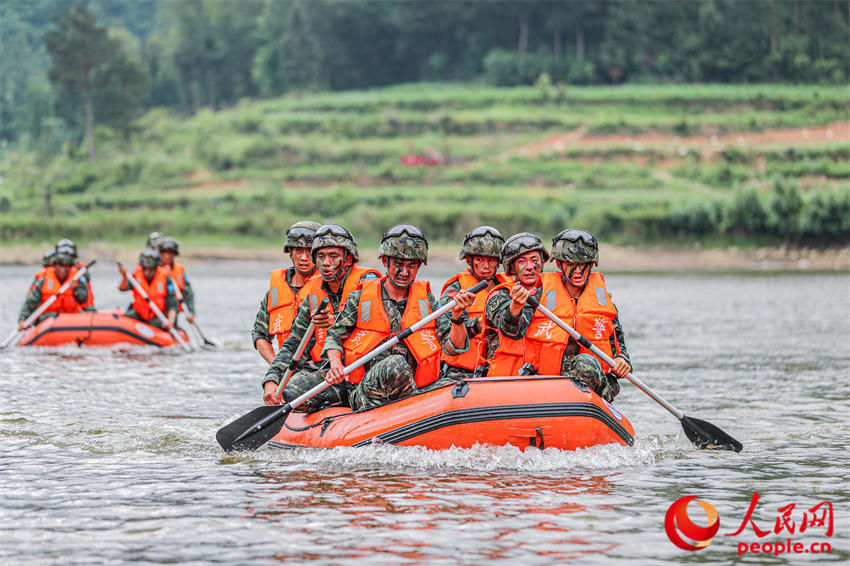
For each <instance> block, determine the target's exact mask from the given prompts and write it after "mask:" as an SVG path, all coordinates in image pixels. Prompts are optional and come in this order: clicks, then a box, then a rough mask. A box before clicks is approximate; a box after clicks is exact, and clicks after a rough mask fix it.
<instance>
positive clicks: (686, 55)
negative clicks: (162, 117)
mask: <svg viewBox="0 0 850 566" xmlns="http://www.w3.org/2000/svg"><path fill="white" fill-rule="evenodd" d="M77 2H78V3H79V4H78V5H77V6H74V8H71V6H72V0H39V1H38V2H32V1H31V0H3V1H2V2H0V53H2V56H0V141H2V140H6V141H15V140H17V139H20V138H21V137H22V136H24V135H25V134H26V133H30V134H31V135H30V136H26V138H27V139H36V138H38V137H40V136H41V133H42V132H44V131H47V129H46V128H45V126H44V125H45V124H47V123H48V122H50V123H51V124H52V125H51V128H50V129H51V131H53V132H63V133H61V134H60V135H65V132H71V133H74V135H77V136H80V137H82V135H83V134H82V133H83V132H84V131H85V132H87V133H90V131H91V126H92V124H96V123H98V122H99V118H98V112H99V111H97V109H96V104H95V108H91V107H90V105H87V104H86V103H87V100H88V98H90V96H88V97H87V95H86V93H87V92H89V91H91V90H92V89H96V88H100V87H97V86H96V85H93V84H91V82H90V81H91V75H90V74H87V73H85V72H80V71H79V68H80V65H83V63H82V62H81V61H83V60H84V59H85V58H84V57H82V56H81V53H82V52H80V51H79V50H71V51H68V50H65V52H64V53H59V51H57V50H55V49H54V51H53V52H52V53H51V56H48V54H47V53H48V50H47V49H46V47H47V41H46V40H47V39H48V38H50V37H52V38H53V39H54V40H55V41H58V38H57V36H56V35H55V34H60V35H61V33H60V29H58V28H56V24H54V23H52V22H53V20H51V17H54V18H55V17H60V18H62V19H64V20H66V23H65V24H63V25H65V26H66V27H68V29H71V27H73V26H72V23H71V22H72V20H70V19H68V17H66V16H57V15H58V14H78V15H79V13H82V11H85V12H86V13H88V14H89V16H90V17H93V18H94V20H92V21H97V22H100V23H99V24H93V23H91V22H89V23H88V24H86V23H85V22H83V21H82V20H80V21H79V22H77V24H74V25H83V24H85V25H90V26H92V27H91V29H90V30H88V31H85V32H83V31H79V32H78V33H77V39H76V41H78V42H80V43H81V44H82V43H87V44H89V47H91V45H95V44H97V42H99V41H104V39H103V38H104V33H105V32H104V26H106V27H109V28H110V29H113V28H125V29H127V30H129V31H130V32H132V34H133V35H134V36H135V37H136V38H137V39H138V41H139V42H140V46H139V47H137V48H134V49H132V50H127V49H125V50H124V51H123V53H124V54H125V56H126V57H125V59H123V60H121V59H120V58H119V59H116V60H113V61H111V62H110V63H109V66H110V68H111V69H113V71H111V72H114V73H117V75H123V76H124V77H125V78H127V79H129V77H131V76H135V77H136V79H135V80H140V81H141V80H143V78H144V75H145V73H147V74H148V75H149V81H150V91H151V94H150V96H149V97H147V96H138V97H136V98H137V100H135V101H133V100H131V101H130V103H131V105H132V106H133V107H134V108H135V107H136V106H137V105H138V104H140V103H142V101H144V104H145V105H146V107H148V108H150V107H152V106H165V107H170V108H173V109H179V110H181V111H184V112H187V113H192V112H195V111H197V110H199V109H200V108H202V107H208V108H211V109H217V108H220V107H222V106H227V105H232V104H235V103H236V102H237V101H238V100H239V99H241V98H244V97H255V96H260V95H262V96H277V95H279V94H281V93H283V92H287V91H290V90H293V89H295V90H307V89H312V88H327V89H332V90H341V89H362V88H370V87H373V86H381V85H387V84H393V83H400V82H413V81H423V80H447V81H472V80H478V79H480V78H482V76H483V78H485V79H487V80H491V81H493V82H494V83H496V84H503V85H515V84H533V83H534V82H535V81H536V80H537V79H538V77H539V76H540V75H541V73H543V72H545V73H547V74H548V75H549V76H550V77H551V78H552V81H553V82H556V83H558V82H563V83H570V84H585V83H603V84H604V83H609V84H610V83H619V82H623V81H642V82H653V81H664V82H720V83H734V82H738V83H740V82H770V81H778V82H821V81H822V82H831V83H835V84H842V83H844V82H846V81H847V80H848V76H850V69H849V68H848V64H847V61H849V60H850V41H848V39H850V25H848V18H849V17H850V0H747V1H740V0H703V1H700V2H693V1H692V0H659V1H638V0H488V1H486V2H484V1H480V0H404V1H390V0H238V1H234V0H77ZM50 26H54V29H51V30H50V34H48V35H44V32H45V30H46V29H47V28H48V27H50ZM65 32H67V30H64V31H62V33H65ZM89 32H90V33H89ZM51 34H52V35H51ZM84 36H85V37H84ZM42 37H44V39H45V41H43V40H42ZM107 39H108V38H107ZM54 47H55V46H54ZM109 52H110V50H109V49H100V50H98V51H97V54H98V55H99V56H100V57H101V58H103V57H106V55H107V54H108V53H109ZM131 52H132V54H131ZM139 54H141V55H139ZM57 58H58V59H62V61H61V62H58V59H57ZM66 59H67V61H66ZM90 59H91V58H90ZM72 60H75V61H76V63H75V61H72ZM131 62H132V65H131V64H130V63H131ZM88 64H89V66H90V67H91V66H92V65H94V67H97V64H104V65H105V64H106V62H105V59H102V60H97V59H91V60H90V61H88ZM140 65H141V66H143V67H146V71H145V70H143V69H142V68H141V67H140ZM119 69H120V72H119ZM48 70H50V71H51V75H50V77H51V78H50V81H48ZM107 76H109V75H108V73H107V75H102V74H101V75H99V81H100V82H99V85H100V86H102V87H103V88H104V89H106V90H105V91H104V94H102V95H101V98H104V97H108V96H107V94H106V91H107V90H108V91H110V92H112V93H115V92H117V91H116V85H117V84H119V83H120V82H121V81H120V80H119V79H118V77H117V76H110V78H109V80H108V81H107V80H106V79H105V77H107ZM87 80H88V82H87ZM51 82H52V85H51ZM107 85H108V86H107ZM118 90H121V89H118ZM145 92H147V91H146V89H142V91H141V94H144V93H145ZM109 96H111V95H109ZM51 101H52V102H51ZM77 105H79V106H80V107H85V108H87V110H93V111H94V112H93V115H92V112H87V113H85V114H84V113H81V112H77V111H75V109H76V108H77ZM104 111H105V110H103V109H101V111H100V112H104ZM118 114H120V112H112V111H111V110H110V116H106V115H105V114H104V115H103V122H102V123H108V124H110V125H113V126H115V124H116V123H117V122H115V120H118V122H123V123H126V121H127V119H129V116H130V115H134V114H135V110H131V111H129V113H127V114H125V116H124V118H118ZM55 115H58V116H61V117H62V120H61V121H60V122H56V118H55V117H54V116H55ZM83 117H87V118H88V119H87V120H84V119H83ZM89 139H90V140H91V137H90V136H89Z"/></svg>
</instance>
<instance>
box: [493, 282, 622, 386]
mask: <svg viewBox="0 0 850 566" xmlns="http://www.w3.org/2000/svg"><path fill="white" fill-rule="evenodd" d="M540 279H541V282H542V285H543V293H542V296H541V299H540V302H541V304H542V305H543V306H544V307H546V308H548V309H549V310H550V311H552V312H553V313H554V314H555V315H556V316H558V318H560V319H561V320H563V321H564V322H566V323H567V324H569V325H570V326H572V327H573V328H575V329H576V330H577V331H578V333H579V334H581V335H582V336H584V337H586V338H587V339H588V340H590V341H591V342H592V343H593V344H594V345H595V346H596V347H597V348H599V349H600V350H602V351H603V352H605V353H606V354H608V355H609V356H611V357H614V356H615V355H616V354H617V353H619V351H617V352H614V351H613V350H612V348H611V335H612V334H613V333H614V318H615V317H616V316H617V309H616V308H615V307H614V303H613V302H612V301H611V296H610V295H609V294H608V291H607V289H606V288H605V278H604V277H603V276H602V274H601V273H591V274H590V277H589V278H588V281H587V285H586V286H585V288H584V291H582V294H581V295H580V296H579V298H578V301H575V300H573V298H572V297H570V295H569V293H567V290H566V288H565V287H564V284H563V283H562V282H561V276H560V274H559V273H542V274H541V275H540ZM505 288H507V289H509V288H510V285H509V284H506V285H500V286H499V287H496V288H494V289H493V292H496V289H505ZM569 338H570V336H569V334H567V333H566V332H565V331H563V330H561V329H560V328H559V327H558V326H557V325H555V323H554V322H552V321H551V320H549V319H548V318H547V317H546V315H544V314H543V313H541V312H540V311H539V310H535V311H534V316H533V317H532V319H531V324H529V326H528V329H527V330H526V333H525V336H524V337H523V338H522V339H520V340H512V339H510V338H507V337H505V336H504V335H500V336H499V347H498V348H497V349H496V352H495V354H494V355H493V358H492V359H491V360H489V362H490V370H489V372H488V373H487V375H516V372H517V371H518V370H519V368H520V367H522V366H523V364H525V363H530V364H531V365H533V366H534V367H535V368H536V369H537V371H538V372H539V373H540V374H541V375H559V374H560V373H561V361H562V359H563V356H564V350H565V349H566V347H567V342H568V341H569ZM580 351H581V353H588V354H591V355H592V356H594V357H597V358H598V356H596V355H595V354H593V352H591V351H590V350H588V349H587V348H585V347H584V346H581V348H580ZM599 363H600V364H601V365H602V371H604V372H605V373H608V371H609V369H610V367H609V366H608V364H606V363H605V362H603V361H602V360H599Z"/></svg>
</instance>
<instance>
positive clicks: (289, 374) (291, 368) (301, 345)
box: [274, 297, 330, 397]
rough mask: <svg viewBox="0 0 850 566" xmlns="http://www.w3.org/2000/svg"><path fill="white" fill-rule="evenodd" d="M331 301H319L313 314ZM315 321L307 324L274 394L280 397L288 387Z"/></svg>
mask: <svg viewBox="0 0 850 566" xmlns="http://www.w3.org/2000/svg"><path fill="white" fill-rule="evenodd" d="M329 302H330V301H329V300H328V298H327V297H325V298H324V299H322V302H321V303H319V306H318V307H316V312H314V313H313V314H314V315H316V314H319V313H321V312H322V311H323V310H325V308H326V307H327V306H328V303H329ZM313 329H314V326H313V321H312V320H311V321H310V324H309V326H307V330H305V331H304V336H303V337H302V338H301V342H300V343H299V344H298V348H296V350H295V355H293V356H292V359H291V360H289V367H288V368H286V377H285V378H284V379H281V380H280V385H278V386H277V391H275V394H274V396H275V397H280V394H281V393H283V390H284V389H285V388H286V384H287V383H289V378H290V377H292V374H293V373H295V368H296V367H298V361H299V360H300V359H301V354H303V353H304V349H305V348H306V347H307V342H309V341H310V336H312V335H313Z"/></svg>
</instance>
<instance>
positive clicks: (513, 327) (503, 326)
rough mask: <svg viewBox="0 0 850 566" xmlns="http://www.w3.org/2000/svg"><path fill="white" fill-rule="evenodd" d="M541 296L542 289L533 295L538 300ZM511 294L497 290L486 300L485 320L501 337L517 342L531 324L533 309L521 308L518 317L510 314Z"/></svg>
mask: <svg viewBox="0 0 850 566" xmlns="http://www.w3.org/2000/svg"><path fill="white" fill-rule="evenodd" d="M542 295H543V288H542V287H540V288H539V289H537V293H535V294H534V297H536V298H537V299H538V300H539V299H540V297H541V296H542ZM510 306H511V294H510V291H509V290H508V289H499V290H498V291H497V292H496V293H494V294H493V296H492V297H490V298H489V299H488V300H487V307H486V313H487V320H489V321H490V324H491V326H492V327H493V328H497V329H498V330H499V332H501V333H502V334H503V335H505V336H507V337H508V338H511V339H513V340H519V339H520V338H522V337H523V336H525V332H526V331H527V330H528V325H529V324H531V318H532V317H533V316H534V309H533V308H531V305H529V304H526V305H525V306H523V307H522V312H520V315H519V316H518V317H515V316H514V315H513V314H511V309H510Z"/></svg>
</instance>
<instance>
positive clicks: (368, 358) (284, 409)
mask: <svg viewBox="0 0 850 566" xmlns="http://www.w3.org/2000/svg"><path fill="white" fill-rule="evenodd" d="M489 282H490V280H489V279H485V280H484V281H480V282H478V283H477V284H476V285H473V286H472V287H470V288H469V289H467V292H469V293H473V294H475V293H478V292H480V291H483V290H484V289H486V288H487V284H488V283H489ZM454 306H455V300H454V299H452V300H451V301H449V302H448V303H446V304H445V305H443V306H442V307H440V308H438V309H437V310H435V311H434V312H432V313H431V314H429V315H428V316H426V317H425V318H423V319H422V320H420V321H419V322H417V323H415V324H411V325H410V326H409V327H408V328H405V329H404V330H402V331H401V332H399V333H398V334H396V335H395V336H393V337H392V338H390V339H389V340H387V341H386V342H384V343H383V344H381V345H380V346H378V347H377V348H375V349H374V350H372V351H371V352H369V353H368V354H366V355H365V356H363V357H362V358H360V359H359V360H357V361H356V362H354V363H352V364H350V365H347V366H345V368H344V369H343V370H342V373H343V374H344V375H348V374H349V373H351V372H352V371H354V370H356V369H357V368H359V367H361V366H363V365H365V364H366V363H368V362H370V361H371V360H372V359H374V358H375V356H377V355H378V354H382V353H383V352H386V351H387V350H389V349H390V348H392V347H393V346H395V345H396V344H398V343H399V342H400V341H401V340H404V339H405V338H407V337H408V336H410V335H411V334H413V333H414V332H416V331H417V330H419V329H420V328H422V327H423V326H425V325H426V324H428V323H430V322H431V321H432V320H436V319H438V318H439V317H441V316H442V315H444V314H445V313H447V312H449V311H450V310H452V309H453V308H454ZM331 385H332V384H331V383H328V382H327V381H323V382H322V383H320V384H318V385H316V386H315V387H314V388H312V389H310V390H309V391H307V392H306V393H304V394H302V395H301V396H299V397H296V398H295V399H293V400H292V401H290V402H289V403H287V404H285V405H282V406H281V407H280V409H278V410H277V411H275V412H274V413H271V414H270V415H268V416H266V417H264V418H263V419H261V420H260V421H259V422H257V423H256V424H255V425H253V426H251V427H250V428H249V429H248V430H246V431H245V432H243V433H242V434H241V435H240V436H239V437H238V438H237V439H236V440H234V441H233V444H235V443H237V442H239V441H240V440H242V439H243V438H245V437H247V436H248V435H250V434H251V433H252V432H256V431H258V430H262V429H263V427H265V426H266V424H267V423H270V422H272V421H274V420H275V419H277V418H279V417H280V416H281V415H283V414H287V413H289V412H290V411H292V409H294V408H295V407H297V406H299V405H300V404H301V403H303V402H304V401H307V400H308V399H310V398H311V397H313V396H315V395H318V394H319V393H321V392H322V391H324V390H325V389H327V388H328V387H330V386H331Z"/></svg>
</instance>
